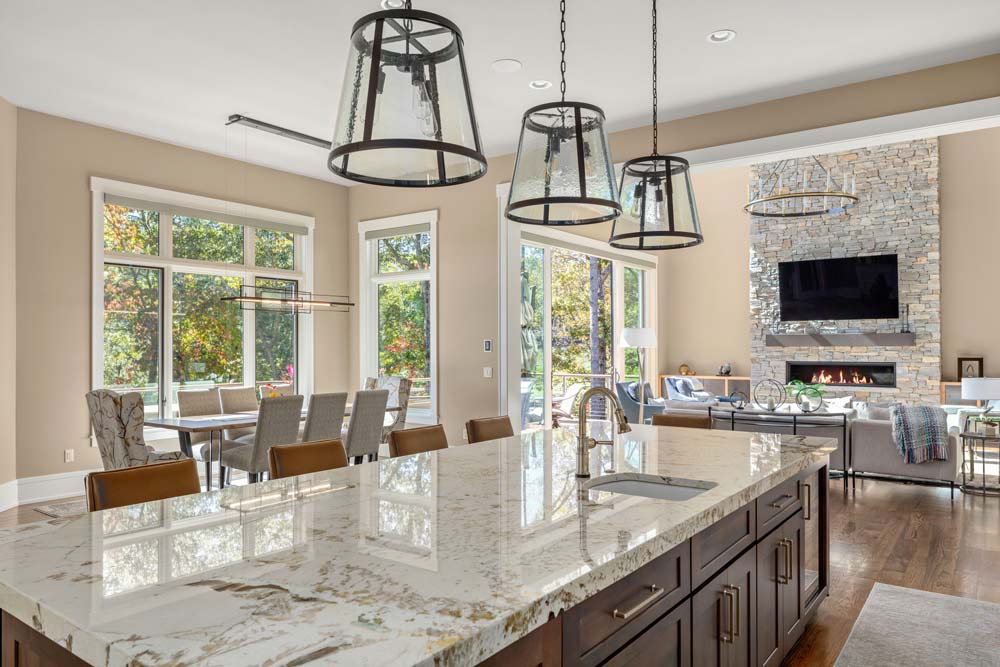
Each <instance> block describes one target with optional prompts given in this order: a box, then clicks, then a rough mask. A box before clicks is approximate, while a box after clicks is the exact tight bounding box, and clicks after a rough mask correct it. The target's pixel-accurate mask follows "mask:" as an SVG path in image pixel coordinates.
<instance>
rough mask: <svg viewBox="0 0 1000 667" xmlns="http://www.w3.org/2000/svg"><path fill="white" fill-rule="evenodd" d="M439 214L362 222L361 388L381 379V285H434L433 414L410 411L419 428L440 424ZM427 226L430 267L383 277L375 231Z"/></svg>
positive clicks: (433, 212) (429, 411)
mask: <svg viewBox="0 0 1000 667" xmlns="http://www.w3.org/2000/svg"><path fill="white" fill-rule="evenodd" d="M437 219H438V212H437V210H436V209H435V210H431V211H421V212H419V213H407V214H404V215H397V216H393V217H389V218H376V219H372V220H362V221H361V222H360V223H359V224H358V260H359V261H358V286H359V287H358V294H359V298H358V350H359V353H360V359H361V363H360V378H359V386H362V387H363V386H364V382H365V378H368V377H378V374H379V373H378V371H379V363H378V331H379V328H378V327H379V325H378V288H379V285H384V284H388V283H398V282H411V281H418V280H427V281H429V283H430V304H431V306H430V314H429V317H430V329H431V339H430V348H431V349H430V357H431V361H430V385H431V391H430V394H431V396H430V399H431V407H430V410H422V409H414V408H412V407H411V408H409V409H408V410H407V413H406V421H407V422H409V423H415V424H437V423H439V422H440V418H439V414H440V413H439V406H440V400H439V397H440V391H439V386H438V355H437V340H438V317H437V307H438V306H437V304H438V294H437V252H438V236H437ZM414 225H427V226H428V227H429V234H430V244H431V247H430V251H431V252H430V264H429V265H428V267H427V268H426V269H421V270H416V271H398V272H393V273H379V271H378V239H371V240H368V239H366V238H365V235H366V234H367V233H368V232H373V231H379V232H382V231H386V230H392V229H397V228H400V229H401V228H405V227H412V226H414Z"/></svg>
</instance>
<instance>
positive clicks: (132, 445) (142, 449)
mask: <svg viewBox="0 0 1000 667" xmlns="http://www.w3.org/2000/svg"><path fill="white" fill-rule="evenodd" d="M87 407H88V408H89V409H90V423H91V425H92V426H93V427H94V436H95V437H96V438H97V446H98V448H99V449H100V451H101V461H102V462H103V463H104V469H105V470H115V469H118V468H131V467H134V466H141V465H146V464H147V463H159V462H161V461H177V460H179V459H183V458H187V457H185V456H184V454H182V453H181V452H158V451H155V450H154V449H153V448H152V447H150V446H149V445H147V444H146V441H145V439H144V438H143V435H142V426H143V423H144V421H145V417H144V414H145V413H144V410H145V408H144V406H143V403H142V395H141V394H139V393H138V392H130V393H127V394H118V393H117V392H114V391H111V390H110V389H97V390H95V391H92V392H90V393H88V394H87Z"/></svg>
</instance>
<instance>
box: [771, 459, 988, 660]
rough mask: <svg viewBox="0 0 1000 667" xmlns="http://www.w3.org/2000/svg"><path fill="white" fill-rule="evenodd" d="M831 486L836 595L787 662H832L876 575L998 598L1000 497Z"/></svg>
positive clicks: (867, 483)
mask: <svg viewBox="0 0 1000 667" xmlns="http://www.w3.org/2000/svg"><path fill="white" fill-rule="evenodd" d="M838 482H839V480H832V482H831V488H830V561H831V563H830V566H831V572H830V597H829V598H828V599H827V600H826V601H825V602H823V604H822V605H820V608H819V610H818V612H817V615H816V617H815V619H814V620H813V621H812V623H810V624H809V625H808V626H807V627H806V630H805V633H804V634H803V636H802V639H801V640H800V641H799V644H798V646H797V647H796V649H795V650H794V651H793V652H792V653H791V654H789V656H788V657H787V658H786V659H785V662H784V663H783V664H784V665H785V667H826V666H828V665H832V664H833V662H834V660H836V659H837V655H838V654H839V653H840V649H841V648H842V647H843V645H844V642H846V641H847V636H848V634H850V632H851V628H852V627H853V625H854V621H855V619H857V617H858V614H859V613H860V612H861V607H863V606H864V604H865V600H866V599H867V598H868V593H869V592H870V591H871V589H872V586H874V585H875V582H876V581H880V582H882V583H886V584H893V585H896V586H905V587H907V588H918V589H921V590H925V591H934V592H936V593H945V594H948V595H958V596H961V597H968V598H976V599H979V600H988V601H990V602H1000V500H998V499H997V498H982V497H979V496H971V495H965V494H962V493H959V492H957V491H956V493H955V501H954V502H952V501H951V500H950V497H949V490H948V489H947V488H937V487H928V486H919V485H916V484H903V483H900V482H889V481H875V480H864V483H862V480H861V479H860V478H859V479H858V487H857V490H856V492H854V493H853V494H848V495H847V496H846V497H845V496H844V492H843V488H842V487H839V486H838Z"/></svg>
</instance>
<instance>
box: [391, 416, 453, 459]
mask: <svg viewBox="0 0 1000 667" xmlns="http://www.w3.org/2000/svg"><path fill="white" fill-rule="evenodd" d="M447 448H448V438H447V436H445V433H444V427H443V426H441V424H435V425H434V426H421V427H420V428H404V429H403V430H401V431H393V432H392V433H391V434H390V435H389V456H391V457H392V458H396V457H397V456H409V455H410V454H420V453H422V452H433V451H436V450H438V449H447Z"/></svg>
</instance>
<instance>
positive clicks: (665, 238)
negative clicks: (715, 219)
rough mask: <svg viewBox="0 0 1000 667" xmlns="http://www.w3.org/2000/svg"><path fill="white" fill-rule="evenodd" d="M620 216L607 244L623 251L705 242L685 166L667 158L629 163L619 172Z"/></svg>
mask: <svg viewBox="0 0 1000 667" xmlns="http://www.w3.org/2000/svg"><path fill="white" fill-rule="evenodd" d="M619 192H620V200H619V201H620V202H621V205H622V214H621V215H620V216H618V218H617V219H616V220H615V224H614V227H613V228H612V229H611V240H610V241H609V243H610V244H611V245H612V246H614V247H615V248H626V249H629V250H671V249H674V248H687V247H690V246H694V245H698V244H699V243H701V242H702V241H704V240H705V238H704V236H702V233H701V223H699V221H698V209H697V207H696V206H695V203H694V189H693V188H692V186H691V171H690V167H689V165H688V161H687V160H685V159H684V158H680V157H675V156H672V155H650V156H648V157H643V158H638V159H635V160H629V161H628V162H626V163H625V166H624V167H623V168H622V179H621V187H620V188H619Z"/></svg>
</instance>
